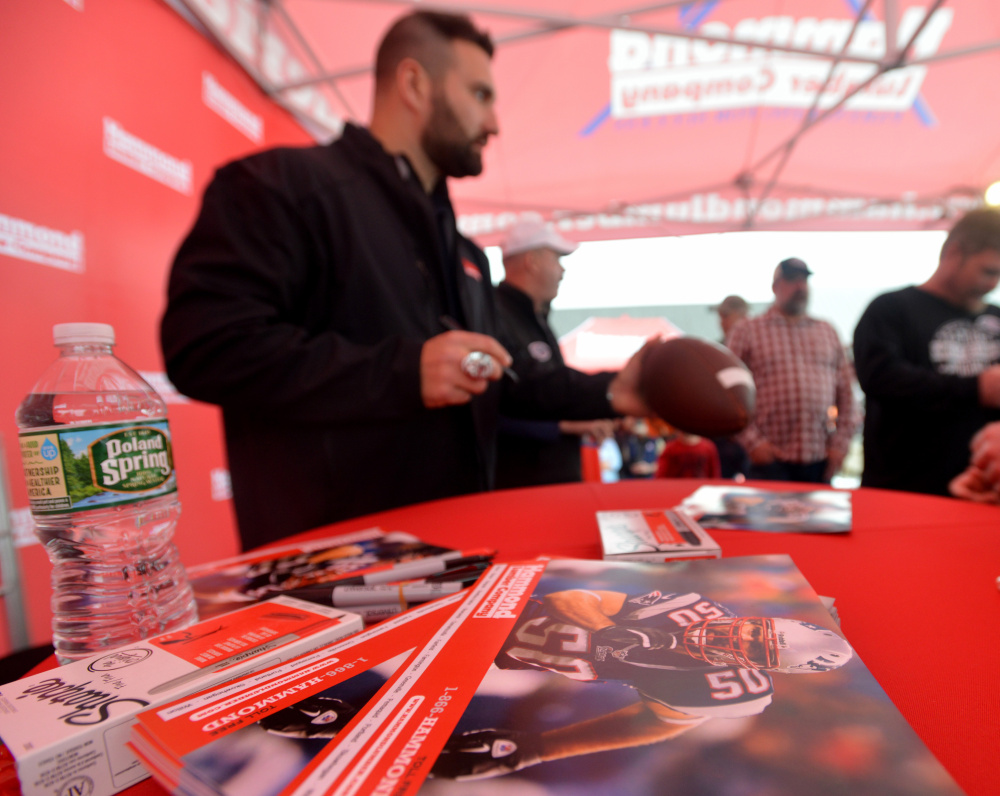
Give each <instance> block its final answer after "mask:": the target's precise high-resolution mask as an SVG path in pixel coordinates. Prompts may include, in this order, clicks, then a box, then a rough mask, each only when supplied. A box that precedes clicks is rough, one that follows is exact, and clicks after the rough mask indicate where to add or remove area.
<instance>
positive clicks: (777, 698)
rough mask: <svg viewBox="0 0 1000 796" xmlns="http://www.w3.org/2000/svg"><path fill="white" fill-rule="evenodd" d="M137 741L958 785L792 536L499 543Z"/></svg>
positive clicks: (257, 785) (675, 784)
mask: <svg viewBox="0 0 1000 796" xmlns="http://www.w3.org/2000/svg"><path fill="white" fill-rule="evenodd" d="M132 743H133V745H134V747H135V749H136V751H137V753H138V754H139V755H140V756H141V758H142V759H143V760H144V761H145V762H146V763H147V765H149V766H150V768H151V769H152V771H153V772H154V775H155V776H156V777H157V779H158V780H160V782H161V783H162V784H163V785H164V786H165V787H166V788H168V789H169V790H171V791H172V792H174V793H182V794H192V795H193V794H198V795H199V796H209V795H211V796H215V795H217V794H227V795H228V796H236V795H237V794H238V795H239V796H279V795H280V796H292V795H293V794H294V795H295V796H306V794H369V793H386V794H389V793H391V794H397V795H405V794H413V793H416V792H417V790H418V789H419V790H420V792H421V794H471V795H472V796H475V794H484V796H485V794H496V793H498V792H501V790H502V791H503V792H510V793H531V794H533V795H534V794H565V793H595V794H596V793H607V792H613V793H616V794H621V795H624V794H636V795H638V794H642V796H647V795H648V796H659V794H663V793H666V792H673V793H702V792H711V793H726V792H730V791H732V792H736V791H739V792H748V789H749V791H753V792H756V793H769V794H788V795H789V796H792V794H796V795H797V794H803V793H809V794H821V795H823V794H837V793H845V792H854V793H893V794H918V793H919V794H923V795H924V796H927V795H929V794H935V795H936V794H958V793H960V792H961V791H960V790H959V789H958V787H957V786H956V784H955V783H954V782H953V781H952V779H951V778H950V777H949V775H948V774H947V772H946V771H945V770H944V769H943V768H942V767H941V766H940V764H939V763H938V762H937V761H936V760H935V759H934V758H933V756H932V755H931V754H930V753H929V751H928V750H927V748H926V747H925V746H924V745H923V743H922V742H921V741H920V739H919V738H918V737H917V736H916V734H915V733H914V732H913V731H912V729H911V728H910V727H909V726H908V725H907V723H906V722H905V720H904V719H903V718H902V716H901V715H900V714H899V712H898V711H897V710H896V708H895V707H894V706H893V704H892V703H891V702H890V701H889V699H888V698H887V697H886V695H885V693H884V692H883V691H882V689H881V688H880V687H879V685H878V683H877V682H876V681H875V680H874V678H873V677H872V676H871V674H870V673H869V671H868V669H867V668H866V667H865V666H864V664H863V663H862V662H861V660H860V659H859V658H858V656H857V654H856V653H855V652H854V651H853V649H852V648H851V647H850V645H849V644H848V642H847V641H846V640H845V639H844V637H843V635H842V634H841V633H840V630H839V628H838V626H837V624H836V622H834V620H833V618H832V617H831V615H830V613H829V611H828V610H827V609H826V607H825V606H824V604H823V602H822V601H821V600H820V599H819V597H818V596H817V595H816V593H815V592H814V591H813V590H812V588H811V587H810V586H809V584H808V583H807V582H806V581H805V580H804V578H803V577H802V575H801V574H800V573H799V572H798V570H797V569H796V567H795V566H794V564H793V563H792V561H791V559H790V558H788V557H787V556H754V557H746V558H725V559H707V560H679V561H672V562H670V563H668V564H639V563H631V564H623V563H613V562H607V561H580V560H573V559H555V560H537V561H525V562H519V563H511V564H498V565H493V566H491V567H490V568H489V570H487V572H486V573H485V574H484V575H483V576H482V578H480V579H479V581H478V582H477V583H476V584H475V585H474V586H471V587H470V588H469V589H466V590H464V591H463V592H461V593H459V594H455V595H450V596H446V597H444V598H441V599H440V600H437V601H435V602H432V603H426V604H424V605H421V606H419V607H417V608H415V609H411V610H410V611H407V612H405V613H403V614H400V615H399V616H397V617H394V618H392V619H389V620H387V621H386V622H383V623H381V624H380V625H378V626H376V627H375V628H373V629H371V630H368V631H365V632H364V633H363V634H360V635H358V636H355V637H354V638H352V639H350V640H348V641H346V642H343V643H340V644H337V645H335V646H333V647H330V648H329V649H327V650H325V651H323V652H317V653H314V654H312V655H307V656H305V657H303V658H300V659H299V660H298V661H294V662H290V663H287V664H283V665H281V666H279V667H275V668H274V669H272V670H270V671H267V672H262V673H259V674H257V675H254V676H252V677H250V678H244V679H243V680H241V681H236V682H234V683H232V684H230V685H229V686H226V687H225V688H217V689H212V690H208V691H204V692H202V693H200V694H198V695H194V696H191V697H188V698H186V699H183V700H178V701H175V702H173V703H171V704H168V705H163V706H160V707H158V708H157V709H155V710H150V711H146V712H144V713H142V714H141V715H140V716H139V720H138V723H137V725H136V729H135V731H134V732H133V736H132ZM859 755H862V757H861V758H859ZM862 758H863V765H859V762H860V761H861V759H862ZM493 780H499V781H493Z"/></svg>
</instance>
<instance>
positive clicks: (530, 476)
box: [496, 214, 614, 489]
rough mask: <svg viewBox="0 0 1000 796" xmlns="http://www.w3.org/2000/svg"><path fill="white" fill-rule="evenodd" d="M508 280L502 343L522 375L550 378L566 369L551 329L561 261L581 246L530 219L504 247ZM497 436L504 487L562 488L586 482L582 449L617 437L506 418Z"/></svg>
mask: <svg viewBox="0 0 1000 796" xmlns="http://www.w3.org/2000/svg"><path fill="white" fill-rule="evenodd" d="M500 249H501V251H502V252H503V265H504V273H505V276H504V280H503V281H502V282H501V283H500V284H499V285H498V286H497V309H498V310H499V315H500V320H501V324H502V328H503V334H502V336H501V339H502V340H503V343H504V345H505V347H506V348H507V350H508V351H509V352H510V354H511V356H512V357H513V358H514V364H513V368H514V371H515V372H516V373H518V374H543V373H549V372H554V371H557V370H560V369H562V368H565V367H566V363H565V362H564V360H563V356H562V352H561V351H560V349H559V341H558V340H557V339H556V336H555V334H554V333H553V331H552V327H550V326H549V322H548V316H549V307H550V305H551V303H552V301H553V299H555V297H556V295H557V294H558V292H559V283H560V281H561V280H562V277H563V273H564V272H565V270H566V269H565V268H563V265H562V262H561V259H560V258H561V257H563V256H564V255H567V254H572V253H573V252H574V251H576V249H577V244H576V243H574V242H572V241H569V240H567V239H566V238H564V237H563V236H562V235H560V234H559V233H558V232H557V231H556V230H555V229H554V228H553V227H552V226H551V225H549V224H546V223H545V222H544V221H543V220H542V218H541V216H539V215H537V214H525V215H523V216H521V218H520V219H519V220H518V221H516V222H515V223H514V224H512V225H511V227H510V228H509V229H508V230H507V233H506V235H505V236H504V239H503V241H502V242H501V244H500ZM499 432H500V433H499V435H498V437H497V477H496V485H497V487H498V488H500V489H507V488H513V487H522V486H536V485H539V484H561V483H567V482H573V481H580V480H581V479H582V469H581V461H580V445H581V443H582V442H583V441H584V440H586V441H587V442H588V443H591V444H595V445H600V444H601V443H602V442H603V441H604V440H605V439H607V438H608V437H610V436H612V435H613V434H614V421H613V420H560V421H555V420H549V421H546V420H524V419H515V418H511V417H507V416H504V415H501V417H500V428H499Z"/></svg>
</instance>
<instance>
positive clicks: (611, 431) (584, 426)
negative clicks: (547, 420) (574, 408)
mask: <svg viewBox="0 0 1000 796" xmlns="http://www.w3.org/2000/svg"><path fill="white" fill-rule="evenodd" d="M615 425H616V421H614V420H560V421H559V430H560V431H561V432H562V433H563V434H575V435H576V436H578V437H590V438H591V439H592V440H594V442H597V443H601V442H604V440H606V439H610V438H611V437H613V436H614V435H615Z"/></svg>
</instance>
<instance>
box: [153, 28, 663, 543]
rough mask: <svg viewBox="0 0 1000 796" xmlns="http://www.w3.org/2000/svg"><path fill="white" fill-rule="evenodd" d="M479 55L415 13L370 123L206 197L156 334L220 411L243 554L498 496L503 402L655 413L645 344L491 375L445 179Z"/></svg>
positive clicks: (474, 159) (490, 317) (489, 294)
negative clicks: (396, 511)
mask: <svg viewBox="0 0 1000 796" xmlns="http://www.w3.org/2000/svg"><path fill="white" fill-rule="evenodd" d="M492 53H493V45H492V43H491V41H490V39H489V36H488V35H487V34H485V33H484V32H482V31H480V30H478V29H476V28H475V26H474V25H473V24H472V23H471V21H470V20H469V19H468V18H467V17H464V16H454V15H450V14H438V13H433V12H428V11H417V12H414V13H411V14H408V15H406V16H404V17H402V18H401V19H399V20H398V21H397V22H396V23H395V24H394V25H393V26H392V28H391V29H390V30H389V32H388V33H387V34H386V36H385V38H384V39H383V41H382V43H381V45H380V47H379V50H378V54H377V58H376V68H375V95H374V101H373V110H372V117H371V123H370V125H369V127H368V128H362V127H358V126H355V125H351V124H348V125H346V127H345V129H344V132H343V134H342V136H341V137H340V138H339V139H338V140H336V141H334V142H333V143H331V144H329V145H325V146H316V147H306V148H297V149H293V148H282V149H276V150H270V151H266V152H261V153H257V154H255V155H252V156H251V157H249V158H245V159H243V160H240V161H236V162H234V163H231V164H229V165H227V166H225V167H223V168H221V169H220V170H219V171H218V172H217V173H216V175H215V177H214V179H213V180H212V182H211V184H210V185H209V186H208V188H207V189H206V191H205V195H204V200H203V204H202V209H201V213H200V215H199V217H198V219H197V221H196V222H195V225H194V227H193V229H192V231H191V232H190V234H189V235H188V237H187V239H186V240H185V241H184V243H183V244H182V246H181V248H180V250H179V252H178V254H177V257H176V259H175V262H174V266H173V270H172V273H171V277H170V285H169V297H168V305H167V310H166V313H165V315H164V318H163V322H162V328H161V339H162V346H163V352H164V360H165V362H166V367H167V373H168V375H169V377H170V379H171V381H172V382H173V383H174V384H175V385H176V386H177V388H178V389H179V390H180V391H181V392H182V393H184V394H186V395H189V396H191V397H193V398H196V399H198V400H202V401H207V402H210V403H215V404H218V405H220V406H221V407H222V415H223V423H224V426H225V434H226V447H227V455H228V461H229V468H230V473H231V476H232V487H233V500H234V504H235V508H236V516H237V520H238V525H239V532H240V538H241V541H242V545H243V547H244V548H245V549H247V548H252V547H257V546H259V545H262V544H265V543H267V542H272V541H275V540H276V539H280V538H282V537H284V536H288V535H290V534H294V533H297V532H300V531H305V530H309V529H312V528H317V527H320V526H323V525H326V524H328V523H331V522H335V521H337V520H342V519H346V518H348V517H354V516H358V515H362V514H368V513H371V512H374V511H381V510H385V509H389V508H394V507H396V506H402V505H407V504H410V503H415V502H420V501H425V500H432V499H437V498H444V497H450V496H453V495H462V494H468V493H471V492H478V491H482V490H486V489H491V488H492V487H493V484H494V469H495V464H494V459H495V447H496V435H497V422H498V416H499V412H500V410H501V406H502V408H503V411H504V414H506V415H507V416H510V417H534V418H538V419H554V420H588V419H594V418H602V417H605V418H606V417H612V416H615V415H635V416H644V415H646V414H648V408H647V407H646V405H645V402H644V401H643V400H642V399H641V398H640V397H639V393H638V391H637V385H638V375H639V358H638V356H637V357H634V358H633V360H632V361H630V362H629V364H628V365H626V367H625V368H624V369H623V370H622V371H621V372H620V373H618V374H615V373H605V374H598V375H587V374H582V373H579V372H577V371H572V370H570V369H568V368H563V369H560V370H559V371H557V372H554V373H549V374H546V375H545V376H544V377H541V376H538V377H535V376H532V377H528V378H521V379H520V380H519V381H518V382H515V381H514V380H513V379H511V378H509V377H506V376H505V375H504V371H503V370H502V368H504V367H509V366H510V365H511V357H510V355H509V353H508V352H507V350H506V348H505V347H504V346H503V345H501V343H500V342H499V341H498V339H497V336H498V333H499V332H498V328H499V327H498V320H497V309H496V302H495V298H494V293H493V286H492V282H491V279H490V272H489V264H488V262H487V260H486V257H485V255H484V253H483V252H482V251H481V250H480V249H479V248H478V247H477V246H476V245H475V244H473V243H472V241H470V240H468V239H467V238H465V237H463V236H462V235H461V234H460V233H459V231H458V229H457V225H456V218H455V213H454V210H453V208H452V205H451V201H450V198H449V195H448V184H447V180H448V178H449V177H455V178H461V177H468V176H474V175H477V174H479V173H480V172H481V171H482V168H483V161H482V156H483V150H484V148H485V146H486V144H487V142H488V140H489V138H490V137H491V136H493V135H496V134H497V133H498V132H499V126H498V123H497V118H496V112H495V108H494V100H495V95H496V91H495V87H494V82H493V76H492V71H491V64H490V59H491V56H492ZM443 318H448V319H451V320H453V321H454V325H455V326H456V327H458V328H455V329H448V328H446V327H445V326H444V325H443V321H442V319H443ZM487 356H488V357H489V359H490V360H491V361H492V363H491V366H490V367H487V366H486V364H487ZM387 454H388V455H387Z"/></svg>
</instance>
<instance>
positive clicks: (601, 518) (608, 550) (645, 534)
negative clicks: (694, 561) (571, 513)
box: [597, 509, 722, 561]
mask: <svg viewBox="0 0 1000 796" xmlns="http://www.w3.org/2000/svg"><path fill="white" fill-rule="evenodd" d="M597 528H598V531H599V533H600V534H601V548H602V550H603V553H604V558H605V559H607V560H608V561H669V560H671V559H674V558H719V557H720V556H721V555H722V550H721V549H720V548H719V544H718V542H716V541H715V540H714V539H713V538H712V537H711V536H709V535H708V533H706V531H705V529H704V528H702V527H701V526H700V525H699V524H698V523H697V522H695V521H694V520H693V519H692V518H691V516H690V515H689V514H688V513H687V512H686V511H684V510H683V509H654V510H649V509H644V510H641V511H639V510H635V511H599V512H597Z"/></svg>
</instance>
